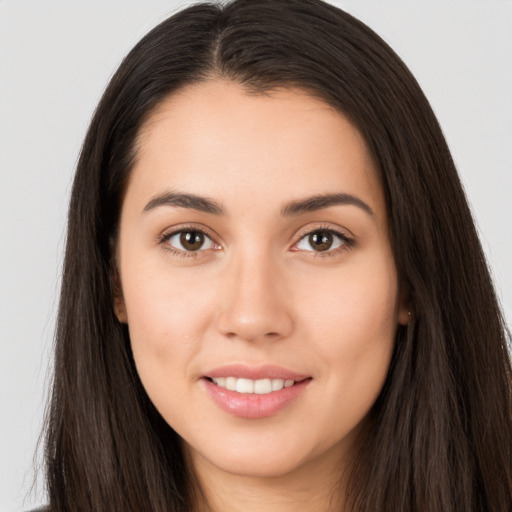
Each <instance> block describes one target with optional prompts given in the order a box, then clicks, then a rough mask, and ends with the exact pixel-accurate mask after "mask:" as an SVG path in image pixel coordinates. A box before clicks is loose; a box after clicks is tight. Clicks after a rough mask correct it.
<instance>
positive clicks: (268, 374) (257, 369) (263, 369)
mask: <svg viewBox="0 0 512 512" xmlns="http://www.w3.org/2000/svg"><path fill="white" fill-rule="evenodd" d="M204 376H205V377H212V378H218V377H237V378H238V379H251V380H258V379H283V380H294V381H301V380H304V379H307V378H308V377H310V376H309V375H301V374H299V373H295V372H292V371H290V370H287V369H286V368H281V367H280V366H274V365H264V366H246V365H242V364H230V365H227V366H222V367H220V368H215V369H214V370H211V371H208V372H206V373H205V375H204Z"/></svg>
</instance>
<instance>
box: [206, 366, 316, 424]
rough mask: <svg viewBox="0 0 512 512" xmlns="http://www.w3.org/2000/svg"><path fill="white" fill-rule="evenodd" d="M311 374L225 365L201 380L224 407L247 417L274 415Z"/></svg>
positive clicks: (300, 392)
mask: <svg viewBox="0 0 512 512" xmlns="http://www.w3.org/2000/svg"><path fill="white" fill-rule="evenodd" d="M312 380H313V379H312V377H311V376H308V375H303V374H298V373H295V372H293V371H290V370H287V369H285V368H282V367H278V366H272V365H265V366H260V367H251V366H246V365H228V366H224V367H222V368H216V369H214V370H211V371H209V372H208V373H207V374H206V375H204V376H203V378H202V379H200V381H201V382H202V385H203V386H204V390H205V391H206V392H207V395H208V396H209V397H210V398H211V399H212V400H213V402H214V403H216V404H217V406H219V407H220V408H221V409H222V410H223V411H225V412H227V413H228V414H230V415H233V416H237V417H239V418H246V419H261V418H267V417H269V416H273V415H274V414H277V413H279V412H280V411H282V410H284V409H285V408H287V407H289V406H291V404H292V403H294V402H295V401H296V400H299V399H300V397H301V395H303V394H304V393H305V392H306V389H307V388H308V387H309V384H310V383H311V381H312Z"/></svg>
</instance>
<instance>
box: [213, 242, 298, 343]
mask: <svg viewBox="0 0 512 512" xmlns="http://www.w3.org/2000/svg"><path fill="white" fill-rule="evenodd" d="M246 249H248V248H246ZM225 272H226V275H225V279H223V284H222V285H221V287H222V289H221V290H219V293H220V297H219V299H220V300H219V305H220V307H219V314H218V328H219V330H220V331H221V332H222V333H223V334H225V335H227V336H230V337H238V338H240V339H244V340H247V341H257V340H260V339H261V340H263V339H270V338H272V339H278V338H281V337H285V336H288V335H289V334H290V332H291V330H292V327H293V325H292V324H293V322H292V316H291V311H290V309H289V306H288V304H289V301H288V300H287V297H286V286H283V285H284V283H283V281H284V279H285V278H284V275H283V272H282V268H280V265H279V262H278V261H276V258H275V257H273V256H272V255H271V254H270V251H265V250H262V249H261V248H259V249H256V250H253V251H251V250H244V251H240V252H238V253H237V254H233V255H232V258H231V261H230V262H229V264H228V265H227V268H226V269H225Z"/></svg>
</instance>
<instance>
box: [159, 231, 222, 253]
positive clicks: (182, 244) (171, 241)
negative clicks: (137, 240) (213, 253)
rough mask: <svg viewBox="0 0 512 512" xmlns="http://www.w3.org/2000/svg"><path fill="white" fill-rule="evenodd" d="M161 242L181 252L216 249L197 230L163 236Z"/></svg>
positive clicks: (205, 235)
mask: <svg viewBox="0 0 512 512" xmlns="http://www.w3.org/2000/svg"><path fill="white" fill-rule="evenodd" d="M162 242H164V243H166V244H168V245H170V246H171V248H172V249H174V250H176V251H181V252H198V251H201V250H207V249H214V248H216V247H217V245H216V244H215V243H214V241H213V240H212V239H211V238H210V237H209V236H208V235H207V234H206V233H204V232H203V231H199V230H197V229H182V230H181V231H175V232H173V233H170V234H168V235H165V236H164V238H163V240H162Z"/></svg>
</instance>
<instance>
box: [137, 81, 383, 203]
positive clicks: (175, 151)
mask: <svg viewBox="0 0 512 512" xmlns="http://www.w3.org/2000/svg"><path fill="white" fill-rule="evenodd" d="M136 147H137V151H136V161H135V166H134V169H133V171H132V176H131V178H130V182H131V183H136V188H137V190H138V191H139V192H140V193H146V195H151V194H157V193H160V192H161V189H162V188H164V187H168V188H173V189H175V188H177V189H180V190H181V189H184V190H187V191H192V192H194V193H198V194H205V195H208V196H216V197H219V198H220V199H221V200H222V201H223V202H224V201H228V202H229V201H230V200H231V199H233V200H236V199H239V200H240V198H241V197H245V201H247V200H248V199H253V198H254V199H256V198H258V199H260V200H261V199H262V198H265V201H266V202H267V205H268V206H270V205H271V204H273V202H275V203H276V205H277V203H282V202H284V201H286V200H293V199H294V198H295V197H301V196H303V195H305V194H306V193H307V194H309V195H310V194H313V193H319V194H322V193H331V192H333V191H336V192H343V193H352V194H358V195H363V196H365V200H366V201H370V202H372V203H373V204H374V205H375V208H376V209H377V210H378V209H379V208H380V207H383V198H382V190H381V186H380V180H379V176H378V173H377V172H376V169H375V166H374V164H373V160H372V158H371V155H370V154H369V151H368V148H367V146H366V144H365V141H364V139H363V137H362V136H361V134H360V133H359V131H358V130H357V129H356V128H355V127H354V126H353V125H352V123H350V122H349V120H348V119H347V118H345V117H344V116H343V115H341V114H340V113H339V112H338V111H337V110H335V109H334V108H332V107H331V106H330V105H328V104H327V103H325V102H323V101H321V100H318V99H316V98H314V97H312V96H311V95H310V94H308V93H306V92H304V91H302V90H298V89H275V90H271V91H269V92H268V93H264V94H249V93H248V92H247V91H246V89H244V88H243V87H242V86H241V85H240V84H237V83H234V82H231V81H225V80H213V81H209V82H203V83H199V84H195V85H192V86H188V87H185V88H184V89H182V90H180V91H179V92H177V93H174V94H172V95H170V96H169V97H168V98H166V99H165V100H164V101H163V102H162V103H161V104H160V105H159V106H158V107H157V108H156V109H155V111H154V112H153V113H152V115H151V116H150V117H149V119H148V120H147V121H146V122H145V123H144V125H143V126H142V128H141V130H140V133H139V137H138V140H137V146H136ZM129 186H130V184H129Z"/></svg>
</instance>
